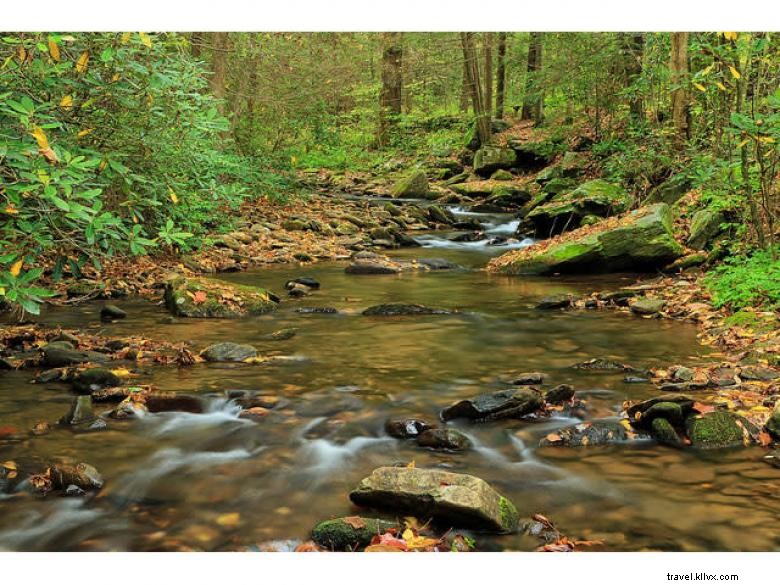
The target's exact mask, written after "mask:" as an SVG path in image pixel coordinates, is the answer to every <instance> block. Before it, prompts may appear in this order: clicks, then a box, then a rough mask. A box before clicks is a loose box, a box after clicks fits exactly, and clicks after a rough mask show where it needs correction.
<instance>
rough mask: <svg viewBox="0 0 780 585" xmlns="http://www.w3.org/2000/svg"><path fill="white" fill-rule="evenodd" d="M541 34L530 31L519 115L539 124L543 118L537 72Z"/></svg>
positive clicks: (540, 52)
mask: <svg viewBox="0 0 780 585" xmlns="http://www.w3.org/2000/svg"><path fill="white" fill-rule="evenodd" d="M543 34H544V33H540V32H532V33H531V38H530V40H529V42H528V69H527V74H526V82H525V96H524V98H523V113H522V115H521V118H522V119H523V120H533V121H534V122H535V123H536V124H541V123H542V120H543V119H544V97H543V95H542V88H541V86H540V83H539V74H540V73H541V70H542V35H543Z"/></svg>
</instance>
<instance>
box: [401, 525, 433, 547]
mask: <svg viewBox="0 0 780 585" xmlns="http://www.w3.org/2000/svg"><path fill="white" fill-rule="evenodd" d="M401 538H403V539H404V541H405V542H406V546H407V548H410V549H426V548H430V547H432V546H436V545H437V544H439V541H438V540H436V539H435V538H426V537H425V536H415V535H414V532H412V531H411V530H409V529H408V528H407V529H406V530H404V532H403V534H402V535H401Z"/></svg>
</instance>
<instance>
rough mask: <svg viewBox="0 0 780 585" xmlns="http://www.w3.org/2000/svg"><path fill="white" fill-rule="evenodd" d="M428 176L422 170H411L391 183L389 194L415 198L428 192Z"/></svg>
mask: <svg viewBox="0 0 780 585" xmlns="http://www.w3.org/2000/svg"><path fill="white" fill-rule="evenodd" d="M428 191H429V189H428V177H427V176H426V175H425V172H424V171H413V172H411V173H409V174H408V175H406V176H405V177H403V178H402V179H400V180H399V181H398V182H396V184H395V185H393V188H392V189H391V191H390V194H391V195H392V196H393V197H401V198H409V199H416V198H420V197H425V195H426V194H427V193H428Z"/></svg>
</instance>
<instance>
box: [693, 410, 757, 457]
mask: <svg viewBox="0 0 780 585" xmlns="http://www.w3.org/2000/svg"><path fill="white" fill-rule="evenodd" d="M685 427H686V431H687V433H688V438H689V439H690V440H691V445H692V446H694V447H699V448H701V449H719V448H724V447H742V446H745V445H750V444H751V443H753V442H754V440H755V439H754V437H755V436H757V434H758V429H757V428H755V426H754V425H753V423H751V422H750V421H748V420H747V419H746V418H744V417H742V416H740V415H738V414H735V413H733V412H727V411H724V410H716V411H715V412H708V413H705V414H701V415H694V416H690V417H688V419H687V420H686V422H685Z"/></svg>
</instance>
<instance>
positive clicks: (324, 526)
mask: <svg viewBox="0 0 780 585" xmlns="http://www.w3.org/2000/svg"><path fill="white" fill-rule="evenodd" d="M397 527H398V524H396V523H395V522H390V521H388V520H380V519H379V518H363V517H361V516H348V517H345V518H335V519H333V520H326V521H325V522H320V523H319V524H317V526H315V527H314V530H312V532H311V539H312V540H313V541H314V542H315V543H317V544H318V545H320V546H321V547H323V548H325V549H327V550H332V551H355V550H357V549H359V548H363V547H365V546H368V545H369V544H370V543H371V539H372V538H374V536H377V535H378V534H384V533H385V532H387V531H388V530H389V529H390V528H397Z"/></svg>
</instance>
